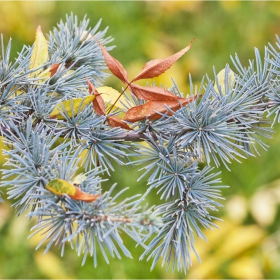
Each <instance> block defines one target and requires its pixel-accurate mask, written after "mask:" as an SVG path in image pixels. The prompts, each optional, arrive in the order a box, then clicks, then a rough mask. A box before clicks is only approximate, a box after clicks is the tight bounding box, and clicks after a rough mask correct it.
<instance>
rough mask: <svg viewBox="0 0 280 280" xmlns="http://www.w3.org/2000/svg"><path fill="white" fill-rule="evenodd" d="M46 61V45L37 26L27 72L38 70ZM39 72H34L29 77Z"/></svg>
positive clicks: (39, 27)
mask: <svg viewBox="0 0 280 280" xmlns="http://www.w3.org/2000/svg"><path fill="white" fill-rule="evenodd" d="M47 60H48V43H47V40H46V39H45V37H44V35H43V33H42V30H41V26H40V25H39V26H38V28H37V29H36V37H35V42H34V46H33V50H32V53H31V58H30V65H29V70H32V69H36V68H39V67H40V66H43V65H44V64H45V63H46V62H47ZM40 71H41V70H40V69H39V70H37V71H34V72H32V73H31V74H30V76H32V77H34V76H35V75H37V74H38V73H39V72H40Z"/></svg>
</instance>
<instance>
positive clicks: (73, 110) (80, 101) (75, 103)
mask: <svg viewBox="0 0 280 280" xmlns="http://www.w3.org/2000/svg"><path fill="white" fill-rule="evenodd" d="M94 98H95V95H89V96H86V97H84V98H73V99H70V100H65V101H62V102H61V103H59V104H57V105H56V106H55V108H54V109H53V110H52V112H51V114H50V118H51V119H59V120H64V119H65V118H64V116H63V115H62V114H61V112H63V109H64V110H65V111H66V113H67V114H68V115H69V116H70V117H73V116H76V115H77V113H78V111H79V110H80V111H81V110H82V109H83V108H84V107H85V106H86V105H87V104H89V103H91V102H92V101H93V99H94Z"/></svg>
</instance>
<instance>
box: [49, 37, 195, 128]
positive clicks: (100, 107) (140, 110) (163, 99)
mask: <svg viewBox="0 0 280 280" xmlns="http://www.w3.org/2000/svg"><path fill="white" fill-rule="evenodd" d="M193 40H194V39H193ZM193 40H192V41H191V42H190V44H189V45H188V46H187V47H185V48H184V49H182V50H180V51H179V52H177V53H175V54H173V55H171V56H169V57H167V58H161V59H154V60H151V61H149V62H147V63H146V64H145V65H144V67H143V68H142V70H141V71H140V73H139V74H138V75H137V76H136V77H135V78H133V79H132V80H131V81H130V82H129V78H128V75H127V72H126V70H125V68H124V67H123V65H122V64H121V63H120V62H119V61H118V60H117V59H115V58H114V57H113V56H112V55H111V54H109V53H108V51H107V50H106V49H105V47H104V46H103V45H102V44H101V43H100V42H98V44H99V46H100V48H101V51H102V54H103V56H104V59H105V61H106V64H107V66H108V68H109V70H110V71H111V72H112V74H114V76H116V77H117V78H118V79H120V80H121V81H122V82H123V83H124V84H125V85H126V87H125V88H124V90H123V91H122V92H121V93H119V92H118V91H116V90H114V89H112V88H109V87H101V88H102V92H99V90H98V89H96V88H95V86H94V85H93V83H92V82H91V81H90V80H89V79H87V78H85V79H86V83H87V86H88V92H89V95H90V96H94V97H93V98H92V100H91V99H88V100H91V101H92V105H93V109H94V111H95V112H96V114H98V115H99V116H106V115H107V118H106V120H107V122H108V124H109V125H110V126H111V127H121V128H123V129H127V130H130V129H131V128H130V127H129V125H128V124H127V123H126V122H137V121H141V120H145V119H146V118H147V117H148V118H149V119H151V120H155V119H159V118H160V117H161V116H162V115H163V114H166V113H168V115H172V113H173V112H175V111H176V110H178V109H179V108H180V107H181V106H186V105H187V104H188V103H189V102H192V101H193V100H194V99H195V98H196V96H194V97H191V98H183V97H180V96H177V95H175V94H174V93H172V92H170V91H168V90H167V89H164V88H162V87H157V86H140V85H137V84H135V83H134V82H136V81H138V80H141V79H149V78H155V77H158V76H159V75H161V74H163V73H164V72H165V71H166V70H168V69H169V68H170V67H171V66H172V65H173V64H174V63H175V62H176V61H177V60H178V59H179V58H180V57H182V56H183V55H184V54H185V53H186V52H187V51H188V50H189V49H190V48H191V45H192V42H193ZM58 66H59V65H52V66H51V75H54V73H55V71H56V70H57V69H58ZM126 89H129V90H130V91H131V93H132V94H133V95H134V96H135V97H137V98H138V99H141V100H145V101H146V102H145V103H144V104H142V105H139V106H134V107H131V108H129V109H128V110H127V109H126V113H125V115H124V118H123V119H122V118H121V117H120V116H112V115H109V114H110V112H111V110H112V109H113V108H115V105H116V104H117V103H118V102H119V99H120V98H121V97H122V95H123V94H124V92H125V90H126ZM104 93H107V94H109V97H111V98H112V100H114V103H113V104H111V107H110V108H109V110H108V112H107V113H106V108H105V102H104V99H103V98H102V95H103V94H104ZM114 94H115V95H118V96H116V97H115V96H112V95H114ZM64 102H69V101H64ZM67 104H68V103H67ZM75 104H77V105H78V100H75ZM57 109H59V108H57ZM56 113H57V114H54V113H52V114H51V118H54V117H57V116H59V114H58V112H56Z"/></svg>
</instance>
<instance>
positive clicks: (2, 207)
mask: <svg viewBox="0 0 280 280" xmlns="http://www.w3.org/2000/svg"><path fill="white" fill-rule="evenodd" d="M71 12H73V13H74V14H75V15H77V16H79V18H80V19H82V18H83V17H84V15H85V14H87V15H88V17H89V18H90V20H91V21H90V26H92V27H93V26H94V25H95V24H96V22H97V21H98V20H99V19H100V18H102V19H103V21H102V28H105V27H106V26H109V30H108V33H107V34H108V35H111V36H113V37H114V38H115V40H114V44H115V45H116V46H117V47H116V48H115V49H114V50H113V51H112V54H113V55H114V56H115V57H116V58H117V59H118V60H119V61H121V62H122V64H123V65H124V66H125V67H126V69H127V71H128V74H129V76H130V77H133V75H136V74H137V72H139V70H140V69H141V68H142V66H143V65H144V63H145V62H147V61H148V60H150V59H155V58H160V57H165V56H168V55H171V54H173V53H174V52H176V51H178V50H180V49H182V48H183V47H185V46H186V45H188V44H189V42H190V40H191V39H192V38H193V37H195V38H196V39H195V42H194V44H193V46H192V48H191V50H190V51H189V52H188V53H187V54H186V55H185V56H184V57H183V58H181V59H180V60H179V61H178V62H176V64H175V65H174V66H172V68H171V69H170V70H168V71H167V72H166V73H165V74H163V75H162V76H161V77H159V78H157V79H156V81H157V83H162V84H163V85H168V86H171V84H172V82H171V79H170V77H173V78H174V79H175V81H176V82H177V83H178V85H179V87H180V89H181V91H182V92H185V93H187V92H188V74H189V73H191V74H192V77H193V80H194V82H195V83H199V81H200V80H201V78H202V76H203V75H205V74H206V73H208V74H209V76H210V77H212V69H213V65H214V66H215V68H216V70H217V71H219V70H220V69H222V68H224V66H225V64H226V63H230V55H234V54H235V53H238V55H239V58H240V60H241V61H242V63H243V64H245V65H247V64H248V59H252V58H253V57H254V47H257V48H258V49H259V50H260V51H261V53H263V49H264V46H265V45H267V43H268V42H271V43H273V44H274V42H275V34H278V35H279V36H280V2H265V1H263V2H262V1H255V2H253V1H252V2H243V1H242V2H239V1H231V2H227V1H224V2H223V1H220V2H199V1H189V2H181V1H180V2H176V1H172V2H166V1H159V2H151V1H144V2H129V1H125V2H107V1H102V2H100V1H94V2H83V1H79V2H78V1H77V2H75V1H73V2H71V1H70V2H69V1H68V2H55V1H53V2H51V1H38V2H36V1H33V2H28V1H23V2H12V1H9V2H0V19H1V20H0V33H3V34H4V38H5V42H7V41H8V39H9V38H10V37H12V39H13V45H12V56H13V57H15V56H16V54H17V52H19V51H20V50H21V48H22V45H23V44H27V45H30V44H32V43H33V41H34V37H35V30H36V28H37V26H38V25H39V24H40V25H41V26H42V30H43V32H45V33H48V32H49V31H50V30H52V29H53V27H54V26H55V25H56V23H57V22H58V21H59V20H60V19H63V20H64V19H65V15H66V14H67V13H68V14H69V13H71ZM106 85H110V86H113V87H115V88H116V89H120V88H121V86H122V85H121V84H120V83H119V82H118V81H117V80H116V79H115V78H113V77H112V78H109V79H108V81H107V82H106ZM275 130H276V133H275V136H274V138H273V139H271V140H265V141H266V143H268V144H269V146H270V147H269V148H268V151H263V150H261V151H260V156H259V157H256V158H251V159H249V160H243V163H242V164H239V163H233V164H232V165H231V171H227V170H226V169H225V168H223V167H221V168H220V170H222V174H221V178H222V181H223V184H225V185H229V186H230V188H229V189H226V190H223V196H224V197H225V198H226V200H225V201H224V206H225V207H224V208H223V209H221V211H220V212H219V213H218V215H219V217H220V218H222V219H223V220H224V222H223V223H218V225H219V227H220V229H215V230H214V231H209V232H207V233H206V236H207V238H208V239H209V242H208V243H206V242H204V241H202V240H197V241H196V246H197V250H198V253H199V254H200V257H201V259H202V263H201V264H199V263H198V261H197V260H196V259H195V258H193V265H192V267H191V268H190V270H189V272H188V274H187V275H184V274H183V273H179V272H174V273H173V274H172V272H171V271H168V272H166V271H165V269H164V268H161V264H160V263H159V264H158V265H157V266H156V268H155V269H154V270H153V271H152V272H151V271H150V265H151V262H150V261H149V262H146V261H142V262H139V261H138V259H139V256H140V255H141V253H142V249H141V248H140V247H137V248H134V247H135V246H134V242H132V241H131V240H129V239H128V238H126V237H124V238H125V244H126V245H127V247H129V248H131V251H132V254H133V256H134V259H132V260H131V259H127V258H125V257H124V258H123V260H118V259H111V261H110V265H107V264H106V263H105V261H104V260H103V258H102V256H101V255H100V258H99V265H98V267H97V268H94V267H93V263H92V260H91V259H90V258H88V260H87V262H86V264H85V265H84V266H83V267H81V257H77V256H76V254H75V252H74V251H72V250H71V249H70V248H67V250H66V253H65V256H64V257H63V258H61V257H60V253H59V250H58V249H57V248H52V249H51V251H50V252H49V253H47V254H46V255H44V254H43V251H44V247H42V248H40V249H38V250H37V251H35V247H36V245H37V244H38V243H39V240H40V237H34V238H32V239H30V240H29V239H27V237H28V235H29V233H30V228H31V226H32V225H33V224H34V221H33V222H32V221H31V222H30V221H29V220H28V218H27V217H25V216H24V215H23V216H22V217H19V218H15V214H14V210H13V208H11V204H10V202H8V201H7V200H6V202H5V203H4V204H0V240H1V242H0V278H7V279H12V278H13V279H18V278H93V279H97V278H107V279H108V278H109V279H115V278H122V279H126V278H127V279H130V278H143V279H145V278H150V279H151V278H166V279H172V278H174V279H178V278H180V279H183V278H186V279H194V278H200V279H209V278H212V279H213V278H228V279H230V278H260V279H264V278H280V265H279V263H280V248H279V246H280V228H279V223H278V221H279V218H280V211H279V209H280V207H279V203H280V156H279V155H280V136H279V131H280V126H279V125H277V126H276V127H275ZM3 163H4V159H3V157H2V156H1V164H3ZM129 172H130V173H129V176H128V173H127V172H126V171H125V170H124V171H123V174H121V175H120V174H119V173H116V174H114V175H113V176H112V180H111V181H110V182H109V183H107V184H106V185H105V186H104V188H107V187H109V186H110V185H111V184H112V183H113V182H118V188H119V189H122V188H124V187H126V186H130V190H129V192H128V195H130V194H133V193H135V192H136V193H143V192H144V191H145V188H146V185H145V182H144V181H142V182H138V183H137V184H136V183H135V182H134V178H137V177H138V174H137V173H138V172H137V170H133V171H131V170H130V171H129ZM148 202H149V203H150V204H154V203H157V202H158V200H157V199H154V197H152V196H150V197H149V198H148Z"/></svg>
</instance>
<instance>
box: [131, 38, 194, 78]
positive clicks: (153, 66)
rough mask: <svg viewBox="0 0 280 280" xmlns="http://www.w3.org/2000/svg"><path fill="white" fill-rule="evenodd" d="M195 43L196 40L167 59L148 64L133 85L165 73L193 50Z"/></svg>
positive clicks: (152, 61) (155, 60)
mask: <svg viewBox="0 0 280 280" xmlns="http://www.w3.org/2000/svg"><path fill="white" fill-rule="evenodd" d="M193 41H194V39H192V40H191V42H190V43H189V45H188V46H187V47H185V48H184V49H182V50H180V51H179V52H177V53H175V54H173V55H171V56H169V57H167V58H160V59H154V60H151V61H149V62H147V63H146V64H145V65H144V67H143V69H142V70H141V72H140V73H139V74H138V75H137V76H136V77H135V78H134V79H133V80H132V81H131V83H132V82H135V81H138V80H140V79H148V78H155V77H157V76H159V75H160V74H162V73H164V72H165V71H166V70H167V69H169V68H170V67H171V66H172V65H173V64H174V63H175V62H176V61H177V60H178V59H179V58H180V57H181V56H183V55H184V54H185V53H186V52H187V51H188V50H189V49H190V48H191V45H192V42H193Z"/></svg>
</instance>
